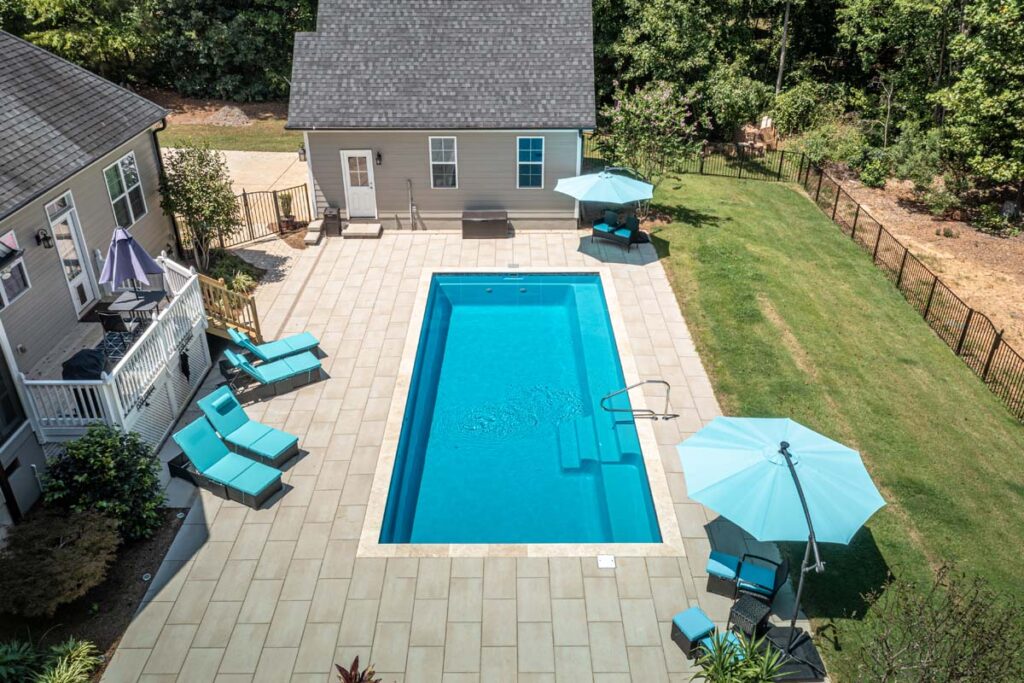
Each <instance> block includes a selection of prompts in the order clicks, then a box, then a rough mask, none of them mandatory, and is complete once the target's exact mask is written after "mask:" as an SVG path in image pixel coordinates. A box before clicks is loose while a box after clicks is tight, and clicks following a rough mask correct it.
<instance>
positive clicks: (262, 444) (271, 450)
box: [246, 427, 299, 460]
mask: <svg viewBox="0 0 1024 683" xmlns="http://www.w3.org/2000/svg"><path fill="white" fill-rule="evenodd" d="M267 429H268V431H267V432H266V433H265V434H264V435H263V436H261V437H260V438H259V439H258V440H257V441H256V442H255V443H253V444H250V445H248V446H246V448H248V449H249V450H251V451H252V452H253V453H258V454H260V455H262V456H264V457H267V458H270V459H271V460H273V459H274V458H276V457H277V456H279V455H281V454H282V453H284V452H285V451H287V450H288V449H290V448H291V447H292V446H294V445H295V444H297V443H298V442H299V437H297V436H294V435H292V434H289V433H288V432H282V431H281V430H280V429H274V428H273V427H268V428H267Z"/></svg>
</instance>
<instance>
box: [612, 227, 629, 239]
mask: <svg viewBox="0 0 1024 683" xmlns="http://www.w3.org/2000/svg"><path fill="white" fill-rule="evenodd" d="M614 234H615V235H616V236H617V237H629V236H630V235H632V234H633V231H632V230H630V229H629V228H619V229H617V230H616V231H615V233H614Z"/></svg>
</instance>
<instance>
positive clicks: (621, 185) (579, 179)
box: [555, 170, 654, 204]
mask: <svg viewBox="0 0 1024 683" xmlns="http://www.w3.org/2000/svg"><path fill="white" fill-rule="evenodd" d="M555 192H561V193H562V194H567V195H569V196H570V197H572V198H574V199H577V200H579V201H581V202H601V203H604V204H631V203H633V202H642V201H645V200H647V199H650V198H651V197H653V196H654V186H653V185H651V184H650V183H645V182H643V181H641V180H635V179H633V178H630V177H628V176H624V175H617V174H615V173H610V172H609V171H607V170H605V171H601V172H600V173H588V174H587V175H580V176H574V177H572V178H560V179H559V181H558V183H557V184H556V185H555Z"/></svg>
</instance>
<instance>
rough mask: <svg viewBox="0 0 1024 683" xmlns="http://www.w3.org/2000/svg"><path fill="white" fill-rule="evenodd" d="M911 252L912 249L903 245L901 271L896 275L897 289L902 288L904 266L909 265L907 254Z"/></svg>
mask: <svg viewBox="0 0 1024 683" xmlns="http://www.w3.org/2000/svg"><path fill="white" fill-rule="evenodd" d="M909 254H910V250H909V249H907V248H906V247H903V258H902V259H900V273H899V275H897V276H896V289H899V288H900V284H901V283H902V282H903V268H904V267H905V266H906V265H907V256H908V255H909Z"/></svg>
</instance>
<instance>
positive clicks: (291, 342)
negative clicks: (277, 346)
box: [281, 332, 320, 353]
mask: <svg viewBox="0 0 1024 683" xmlns="http://www.w3.org/2000/svg"><path fill="white" fill-rule="evenodd" d="M281 343H282V344H287V345H288V348H290V349H291V350H292V352H293V353H294V352H297V351H309V350H310V349H315V348H316V347H317V346H319V345H320V340H319V339H317V338H316V337H315V336H313V335H312V334H310V333H309V332H301V333H299V334H293V335H292V336H290V337H285V338H284V339H282V340H281Z"/></svg>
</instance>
